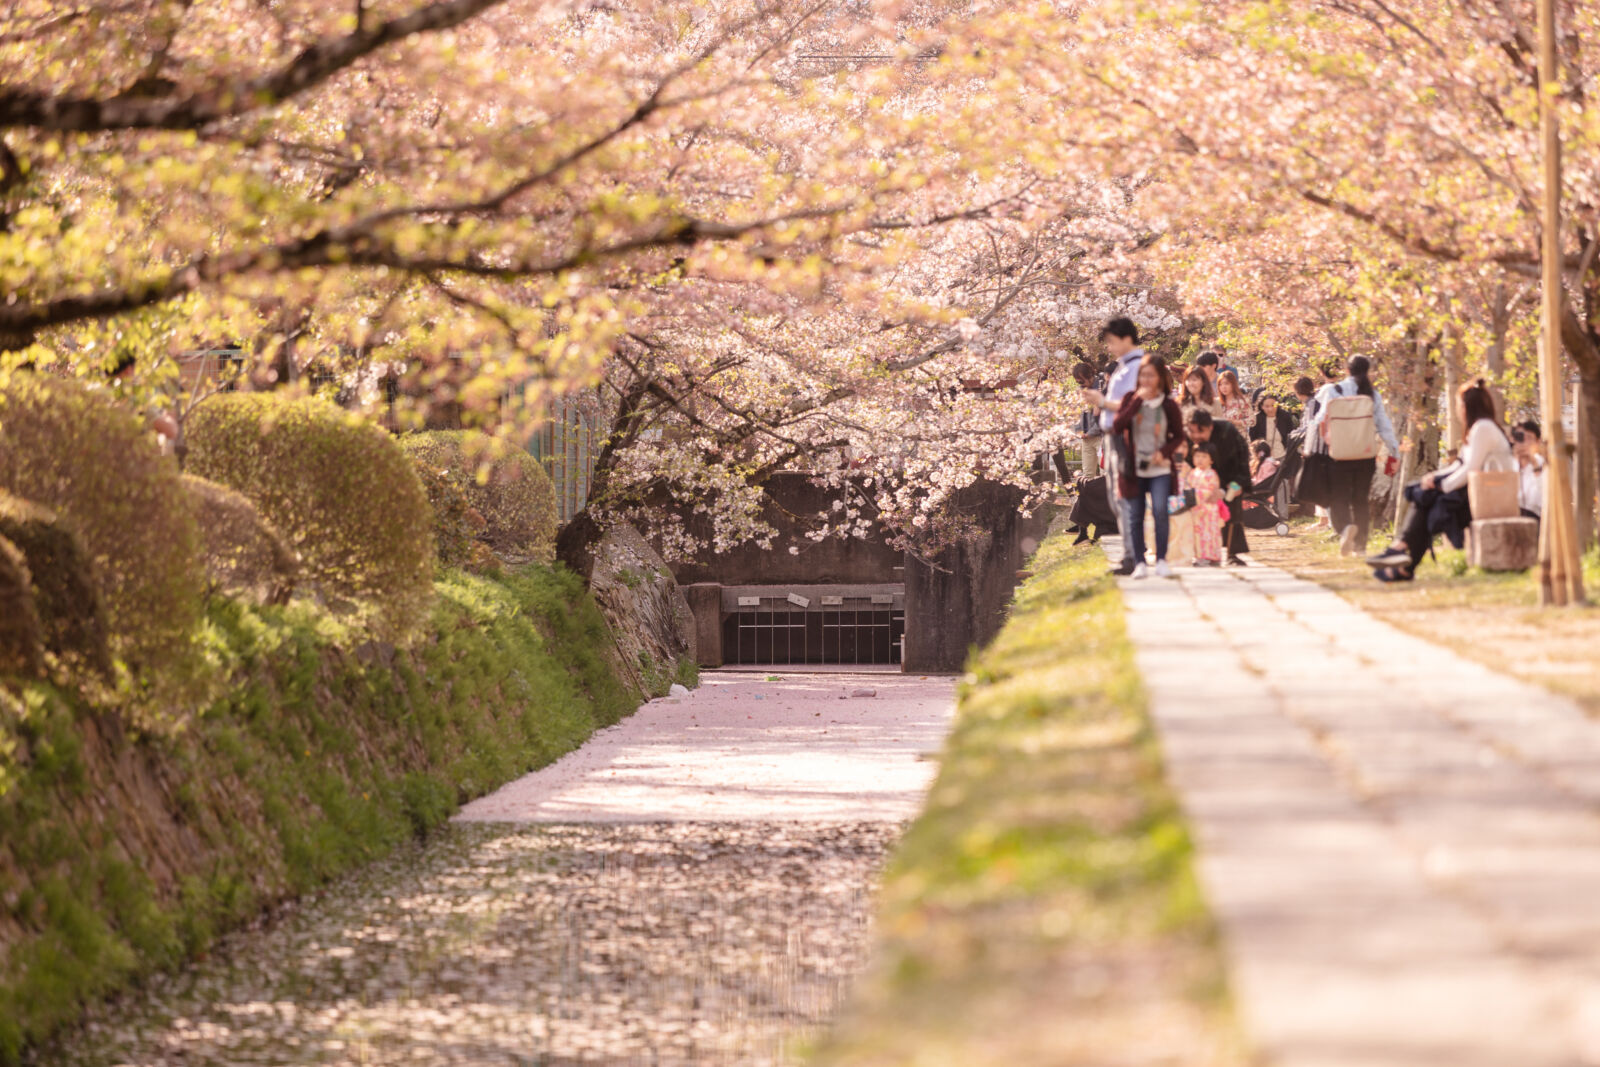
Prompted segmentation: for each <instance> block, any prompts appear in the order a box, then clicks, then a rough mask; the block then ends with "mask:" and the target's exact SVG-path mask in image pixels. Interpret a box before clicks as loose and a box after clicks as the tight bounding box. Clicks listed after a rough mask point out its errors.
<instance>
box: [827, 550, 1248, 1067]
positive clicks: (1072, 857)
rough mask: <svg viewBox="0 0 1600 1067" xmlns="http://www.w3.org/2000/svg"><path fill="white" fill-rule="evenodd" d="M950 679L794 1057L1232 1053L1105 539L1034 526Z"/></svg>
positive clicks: (836, 1064) (1020, 1064)
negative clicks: (936, 733)
mask: <svg viewBox="0 0 1600 1067" xmlns="http://www.w3.org/2000/svg"><path fill="white" fill-rule="evenodd" d="M1033 567H1034V571H1035V573H1034V576H1033V577H1032V578H1031V579H1030V580H1029V581H1028V582H1027V583H1026V584H1025V585H1024V586H1023V587H1022V588H1021V589H1020V590H1019V591H1018V593H1017V598H1016V603H1015V605H1014V607H1013V610H1012V615H1011V618H1010V620H1009V621H1008V622H1007V624H1006V626H1005V628H1004V630H1002V632H1001V633H1000V635H999V637H998V638H996V640H995V641H994V643H993V644H992V645H991V646H990V647H989V648H988V649H986V650H984V651H983V652H982V653H981V654H979V655H978V656H977V658H976V660H975V662H974V663H973V665H972V675H971V677H970V678H969V680H968V681H967V682H966V683H965V684H964V685H963V686H962V688H961V693H960V706H959V709H958V713H957V718H956V723H955V728H954V731H953V733H952V734H951V737H950V739H949V741H948V743H947V746H946V749H945V752H944V754H943V762H942V765H941V768H940V772H939V777H938V780H937V782H936V783H935V785H934V787H933V790H932V792H931V794H930V796H929V801H928V805H927V808H926V810H925V811H924V813H923V814H922V816H921V817H920V818H918V820H917V821H916V822H915V823H914V824H913V825H912V827H911V828H910V830H909V831H908V832H907V834H906V837H905V839H904V841H903V842H902V844H901V846H900V848H899V851H898V853H897V855H896V857H895V859H894V860H893V861H892V863H891V865H890V869H889V870H888V872H887V873H886V877H885V885H884V889H883V898H882V905H881V911H880V915H879V925H878V931H877V936H878V945H877V957H876V963H875V965H874V968H873V970H872V972H871V973H870V974H869V975H868V977H867V978H866V979H865V980H864V981H863V984H862V986H861V988H860V989H859V990H858V992H857V994H856V997H855V999H854V1001H853V1002H852V1004H851V1005H850V1006H849V1007H848V1008H847V1009H846V1012H845V1014H844V1016H843V1018H842V1020H841V1023H840V1025H839V1027H838V1028H837V1029H836V1031H835V1032H834V1033H833V1034H832V1035H831V1036H830V1038H829V1039H828V1040H827V1041H826V1042H825V1043H824V1044H823V1046H822V1047H821V1048H820V1049H819V1050H818V1052H817V1054H816V1055H815V1057H814V1062H815V1063H816V1064H818V1065H825V1067H844V1065H850V1067H859V1065H868V1064H886V1065H887V1064H895V1065H918V1067H932V1065H944V1064H949V1065H952V1067H954V1065H978V1064H1005V1065H1006V1067H1033V1065H1045V1064H1049V1065H1051V1067H1060V1065H1074V1064H1083V1065H1089V1064H1095V1065H1098V1064H1105V1063H1158V1062H1161V1063H1165V1062H1172V1063H1184V1064H1188V1065H1194V1067H1201V1065H1219V1064H1236V1063H1240V1062H1242V1059H1243V1057H1242V1054H1241V1053H1240V1051H1239V1042H1238V1040H1237V1038H1236V1035H1235V1030H1234V1027H1233V1024H1232V1019H1231V1014H1230V1011H1229V1007H1228V1002H1227V999H1226V995H1225V987H1224V980H1223V971H1222V964H1221V960H1220V956H1219V953H1218V950H1217V947H1216V944H1215V942H1214V937H1213V927H1212V925H1211V923H1210V920H1209V917H1208V915H1207V913H1206V910H1205V906H1204V903H1203V901H1202V900H1201V897H1200V893H1199V890H1198V887H1197V885H1196V882H1195V880H1194V875H1193V871H1192V868H1191V858H1192V856H1191V846H1190V841H1189V836H1188V833H1187V831H1186V829H1185V827H1184V824H1183V821H1182V819H1181V817H1180V813H1179V811H1178V808H1177V805H1176V803H1175V801H1174V798H1173V795H1172V793H1171V791H1170V790H1169V789H1168V787H1167V785H1166V783H1165V781H1164V778H1163V769H1162V762H1161V755H1160V752H1159V749H1158V746H1157V744H1156V740H1155V738H1154V736H1153V735H1152V732H1151V727H1150V723H1149V721H1148V720H1147V718H1146V715H1145V697H1144V693H1143V689H1142V686H1141V684H1140V681H1139V677H1138V673H1137V670H1136V668H1135V665H1134V661H1133V650H1132V647H1131V645H1130V644H1129V641H1128V639H1127V636H1126V634H1125V632H1124V629H1123V620H1122V603H1121V598H1120V595H1119V594H1118V592H1117V591H1116V588H1115V586H1114V585H1113V584H1112V583H1111V581H1110V580H1109V579H1108V578H1107V577H1106V575H1105V570H1106V567H1105V558H1104V556H1103V555H1102V554H1100V553H1099V552H1097V551H1092V550H1086V549H1085V550H1074V549H1070V548H1068V547H1067V543H1066V540H1065V539H1063V538H1060V537H1055V538H1052V539H1051V540H1049V541H1047V542H1046V544H1045V545H1044V547H1043V548H1042V549H1041V550H1040V552H1039V555H1038V557H1037V558H1036V560H1035V561H1034V564H1033Z"/></svg>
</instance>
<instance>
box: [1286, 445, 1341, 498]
mask: <svg viewBox="0 0 1600 1067" xmlns="http://www.w3.org/2000/svg"><path fill="white" fill-rule="evenodd" d="M1294 498H1295V499H1296V500H1298V501H1299V502H1300V503H1302V504H1315V505H1316V506H1317V507H1322V508H1325V507H1327V506H1328V505H1329V504H1330V503H1331V502H1332V501H1333V458H1332V457H1331V456H1329V455H1328V454H1327V453H1326V452H1313V453H1311V454H1310V455H1308V456H1306V457H1305V461H1304V462H1302V463H1301V464H1300V475H1299V477H1297V478H1296V479H1295V483H1294Z"/></svg>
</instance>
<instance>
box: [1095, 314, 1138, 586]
mask: <svg viewBox="0 0 1600 1067" xmlns="http://www.w3.org/2000/svg"><path fill="white" fill-rule="evenodd" d="M1100 340H1101V342H1102V343H1103V344H1104V345H1105V346H1106V352H1107V354H1109V355H1110V356H1111V358H1112V359H1114V360H1116V364H1115V366H1113V367H1112V370H1111V377H1110V381H1109V382H1107V383H1106V391H1105V392H1104V393H1097V392H1095V391H1094V390H1092V389H1091V390H1088V391H1087V392H1085V393H1084V397H1085V399H1087V400H1088V401H1089V403H1090V404H1094V405H1096V406H1098V407H1099V408H1100V428H1101V430H1102V431H1103V432H1104V433H1105V441H1106V495H1107V496H1109V497H1110V498H1111V509H1112V511H1114V512H1115V513H1116V516H1117V533H1118V534H1119V535H1121V537H1122V563H1121V564H1120V565H1119V566H1116V567H1114V568H1112V570H1113V572H1114V573H1117V574H1121V575H1129V574H1132V573H1133V568H1134V567H1136V566H1137V565H1138V564H1140V563H1143V562H1144V560H1135V559H1134V558H1133V557H1132V555H1131V553H1132V552H1133V538H1131V537H1129V536H1128V515H1127V509H1126V508H1124V507H1123V506H1122V504H1123V501H1122V490H1121V487H1120V481H1121V475H1122V457H1121V456H1120V455H1119V454H1118V450H1117V442H1116V441H1114V440H1112V435H1111V424H1112V423H1113V422H1115V421H1116V418H1117V410H1118V409H1119V408H1121V407H1122V399H1123V397H1125V396H1127V395H1128V394H1129V393H1131V392H1133V390H1134V387H1135V386H1136V385H1138V384H1139V364H1140V363H1142V362H1143V361H1144V349H1142V348H1140V347H1139V327H1138V326H1136V325H1134V322H1133V320H1132V319H1127V318H1118V319H1112V320H1111V321H1110V322H1108V323H1106V328H1105V329H1104V330H1101V331H1100Z"/></svg>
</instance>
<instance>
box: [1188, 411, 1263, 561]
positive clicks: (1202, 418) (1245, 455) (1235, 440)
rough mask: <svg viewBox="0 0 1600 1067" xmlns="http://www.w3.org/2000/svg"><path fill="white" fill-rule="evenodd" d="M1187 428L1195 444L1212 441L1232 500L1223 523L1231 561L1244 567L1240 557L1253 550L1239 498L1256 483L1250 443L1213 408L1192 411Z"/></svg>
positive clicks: (1221, 477)
mask: <svg viewBox="0 0 1600 1067" xmlns="http://www.w3.org/2000/svg"><path fill="white" fill-rule="evenodd" d="M1185 429H1186V430H1187V431H1188V434H1189V440H1190V441H1193V442H1194V443H1195V444H1197V445H1198V444H1204V443H1205V442H1208V441H1209V442H1210V443H1211V451H1212V455H1213V462H1212V467H1213V468H1214V469H1215V470H1216V472H1217V480H1218V481H1220V482H1221V483H1222V492H1223V497H1224V499H1226V500H1227V502H1228V521H1227V522H1225V523H1223V525H1222V543H1223V544H1224V545H1225V546H1227V549H1228V565H1229V566H1230V567H1243V566H1244V565H1245V561H1244V560H1243V559H1241V558H1239V557H1240V556H1242V555H1243V554H1244V553H1246V552H1248V551H1250V543H1249V542H1248V541H1246V540H1245V536H1244V521H1243V520H1244V509H1243V508H1242V507H1240V506H1239V498H1240V497H1242V496H1244V495H1245V494H1246V493H1248V492H1250V490H1251V489H1252V488H1253V487H1254V483H1253V482H1252V481H1251V479H1250V445H1249V443H1248V442H1246V441H1245V439H1244V434H1242V433H1240V432H1239V430H1238V428H1237V427H1236V426H1234V425H1233V423H1231V422H1228V421H1226V420H1224V419H1213V418H1212V417H1211V412H1209V411H1206V410H1204V409H1202V408H1196V409H1195V410H1194V411H1192V412H1190V413H1189V424H1188V426H1186V427H1185Z"/></svg>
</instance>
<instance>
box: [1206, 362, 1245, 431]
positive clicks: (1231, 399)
mask: <svg viewBox="0 0 1600 1067" xmlns="http://www.w3.org/2000/svg"><path fill="white" fill-rule="evenodd" d="M1217 406H1218V408H1219V410H1218V411H1215V412H1212V416H1213V417H1220V418H1224V419H1227V420H1228V421H1229V422H1231V423H1233V426H1234V429H1236V430H1238V431H1239V432H1240V433H1242V434H1248V433H1249V432H1250V421H1251V419H1250V398H1249V397H1247V396H1245V395H1244V390H1243V389H1242V388H1241V387H1240V386H1239V375H1238V374H1236V373H1234V370H1233V368H1232V367H1229V368H1228V369H1227V370H1225V371H1223V372H1222V373H1221V374H1219V375H1217Z"/></svg>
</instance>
